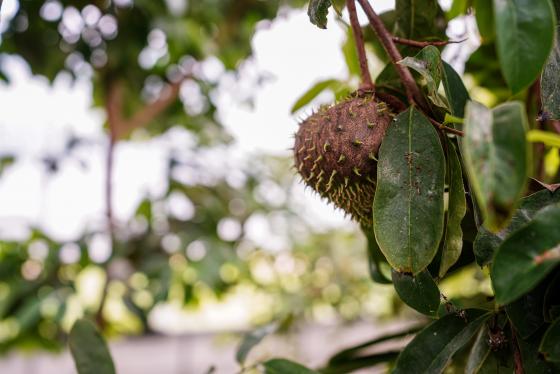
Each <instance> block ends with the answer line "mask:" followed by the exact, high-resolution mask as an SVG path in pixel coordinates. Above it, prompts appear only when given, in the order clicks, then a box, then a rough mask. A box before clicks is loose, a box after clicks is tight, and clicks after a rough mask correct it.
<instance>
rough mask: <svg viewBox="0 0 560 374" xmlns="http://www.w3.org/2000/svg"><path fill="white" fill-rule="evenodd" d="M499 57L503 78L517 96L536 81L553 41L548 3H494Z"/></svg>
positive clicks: (524, 0) (540, 0) (545, 0)
mask: <svg viewBox="0 0 560 374" xmlns="http://www.w3.org/2000/svg"><path fill="white" fill-rule="evenodd" d="M494 14H495V21H496V39H497V46H498V56H499V58H500V65H501V68H502V72H503V74H504V78H505V79H506V82H507V84H508V86H509V87H510V88H511V90H512V92H513V93H514V94H515V93H518V92H519V91H521V90H522V89H524V88H525V87H527V86H528V85H530V84H531V83H533V82H534V81H535V79H537V77H538V76H539V75H540V73H541V70H542V68H543V66H544V64H545V62H546V60H547V58H548V55H549V53H550V50H551V48H552V43H553V40H554V26H555V22H556V21H555V19H556V17H555V15H554V9H553V8H552V6H551V4H550V1H549V0H494Z"/></svg>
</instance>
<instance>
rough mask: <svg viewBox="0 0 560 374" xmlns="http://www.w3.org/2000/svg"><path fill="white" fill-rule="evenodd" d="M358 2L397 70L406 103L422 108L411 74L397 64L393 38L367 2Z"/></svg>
mask: <svg viewBox="0 0 560 374" xmlns="http://www.w3.org/2000/svg"><path fill="white" fill-rule="evenodd" d="M358 2H359V3H360V6H361V7H362V9H363V10H364V12H365V13H366V16H367V17H368V20H369V23H370V25H371V27H372V29H373V31H374V32H375V33H376V34H377V37H378V38H379V41H380V42H381V44H382V45H383V47H384V48H385V51H387V54H388V55H389V57H390V58H391V60H392V61H393V64H394V65H395V68H396V69H397V72H398V73H399V76H400V78H401V81H402V83H403V84H404V87H405V89H406V96H407V98H408V101H409V102H410V104H413V103H414V102H416V103H418V104H419V105H420V106H424V104H425V101H424V98H423V97H422V94H421V93H420V89H419V88H418V86H417V85H416V82H415V81H414V78H413V77H412V74H411V73H410V71H409V70H408V68H406V67H405V66H402V65H400V64H398V62H399V61H401V60H402V56H401V53H400V52H399V50H398V49H397V47H396V46H395V43H394V42H393V36H392V35H391V33H389V31H388V30H387V28H386V27H385V25H384V24H383V21H382V20H381V18H379V16H378V15H377V13H375V11H374V10H373V8H372V7H371V5H370V4H369V2H368V0H358Z"/></svg>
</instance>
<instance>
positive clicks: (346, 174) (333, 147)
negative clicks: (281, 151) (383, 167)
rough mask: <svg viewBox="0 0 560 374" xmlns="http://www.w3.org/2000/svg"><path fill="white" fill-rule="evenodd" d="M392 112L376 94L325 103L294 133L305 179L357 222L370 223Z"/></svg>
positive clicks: (297, 160) (296, 158)
mask: <svg viewBox="0 0 560 374" xmlns="http://www.w3.org/2000/svg"><path fill="white" fill-rule="evenodd" d="M393 117H394V114H393V113H392V112H391V110H390V109H389V107H388V106H387V104H386V103H384V102H383V101H380V100H379V99H377V98H375V97H374V96H372V95H367V96H365V97H364V96H353V97H350V98H349V99H347V100H345V101H343V102H340V103H338V104H335V105H332V106H330V107H322V108H321V109H320V110H319V111H318V112H317V113H314V114H313V115H311V116H310V117H309V118H307V119H306V120H304V121H303V122H302V123H301V125H300V127H299V130H298V132H297V133H296V136H295V146H294V153H295V166H296V168H297V170H298V172H299V173H300V175H301V176H302V178H303V180H304V181H305V183H306V184H307V185H308V186H310V187H311V188H312V189H313V190H315V191H316V192H318V193H319V194H320V195H321V196H322V197H324V198H326V199H328V200H329V201H330V202H332V203H333V204H334V205H335V206H337V207H338V208H341V209H342V210H344V211H345V212H346V213H348V214H350V216H351V217H352V218H353V219H355V220H356V221H358V222H360V223H361V224H363V225H367V226H372V225H373V217H372V206H373V196H374V193H375V177H376V171H377V158H376V157H377V151H378V150H379V146H380V145H381V141H382V140H383V137H384V135H385V131H386V130H387V127H388V126H389V123H390V122H391V120H392V118H393Z"/></svg>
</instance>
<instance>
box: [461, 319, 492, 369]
mask: <svg viewBox="0 0 560 374" xmlns="http://www.w3.org/2000/svg"><path fill="white" fill-rule="evenodd" d="M489 355H490V346H489V345H488V328H487V327H486V326H483V327H482V328H481V329H480V331H479V332H478V335H477V336H476V339H475V341H474V344H473V346H472V348H471V351H470V353H469V359H468V361H467V366H466V368H465V374H476V373H479V372H480V371H481V370H480V369H481V368H482V367H483V366H484V364H485V362H486V361H487V359H488V356H489Z"/></svg>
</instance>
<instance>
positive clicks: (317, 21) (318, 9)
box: [307, 0, 332, 29]
mask: <svg viewBox="0 0 560 374" xmlns="http://www.w3.org/2000/svg"><path fill="white" fill-rule="evenodd" d="M331 5H332V3H331V0H310V1H309V7H308V8H307V15H308V16H309V20H310V21H311V23H312V24H314V25H315V26H317V27H318V28H320V29H326V28H327V15H328V14H329V8H330V6H331Z"/></svg>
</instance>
